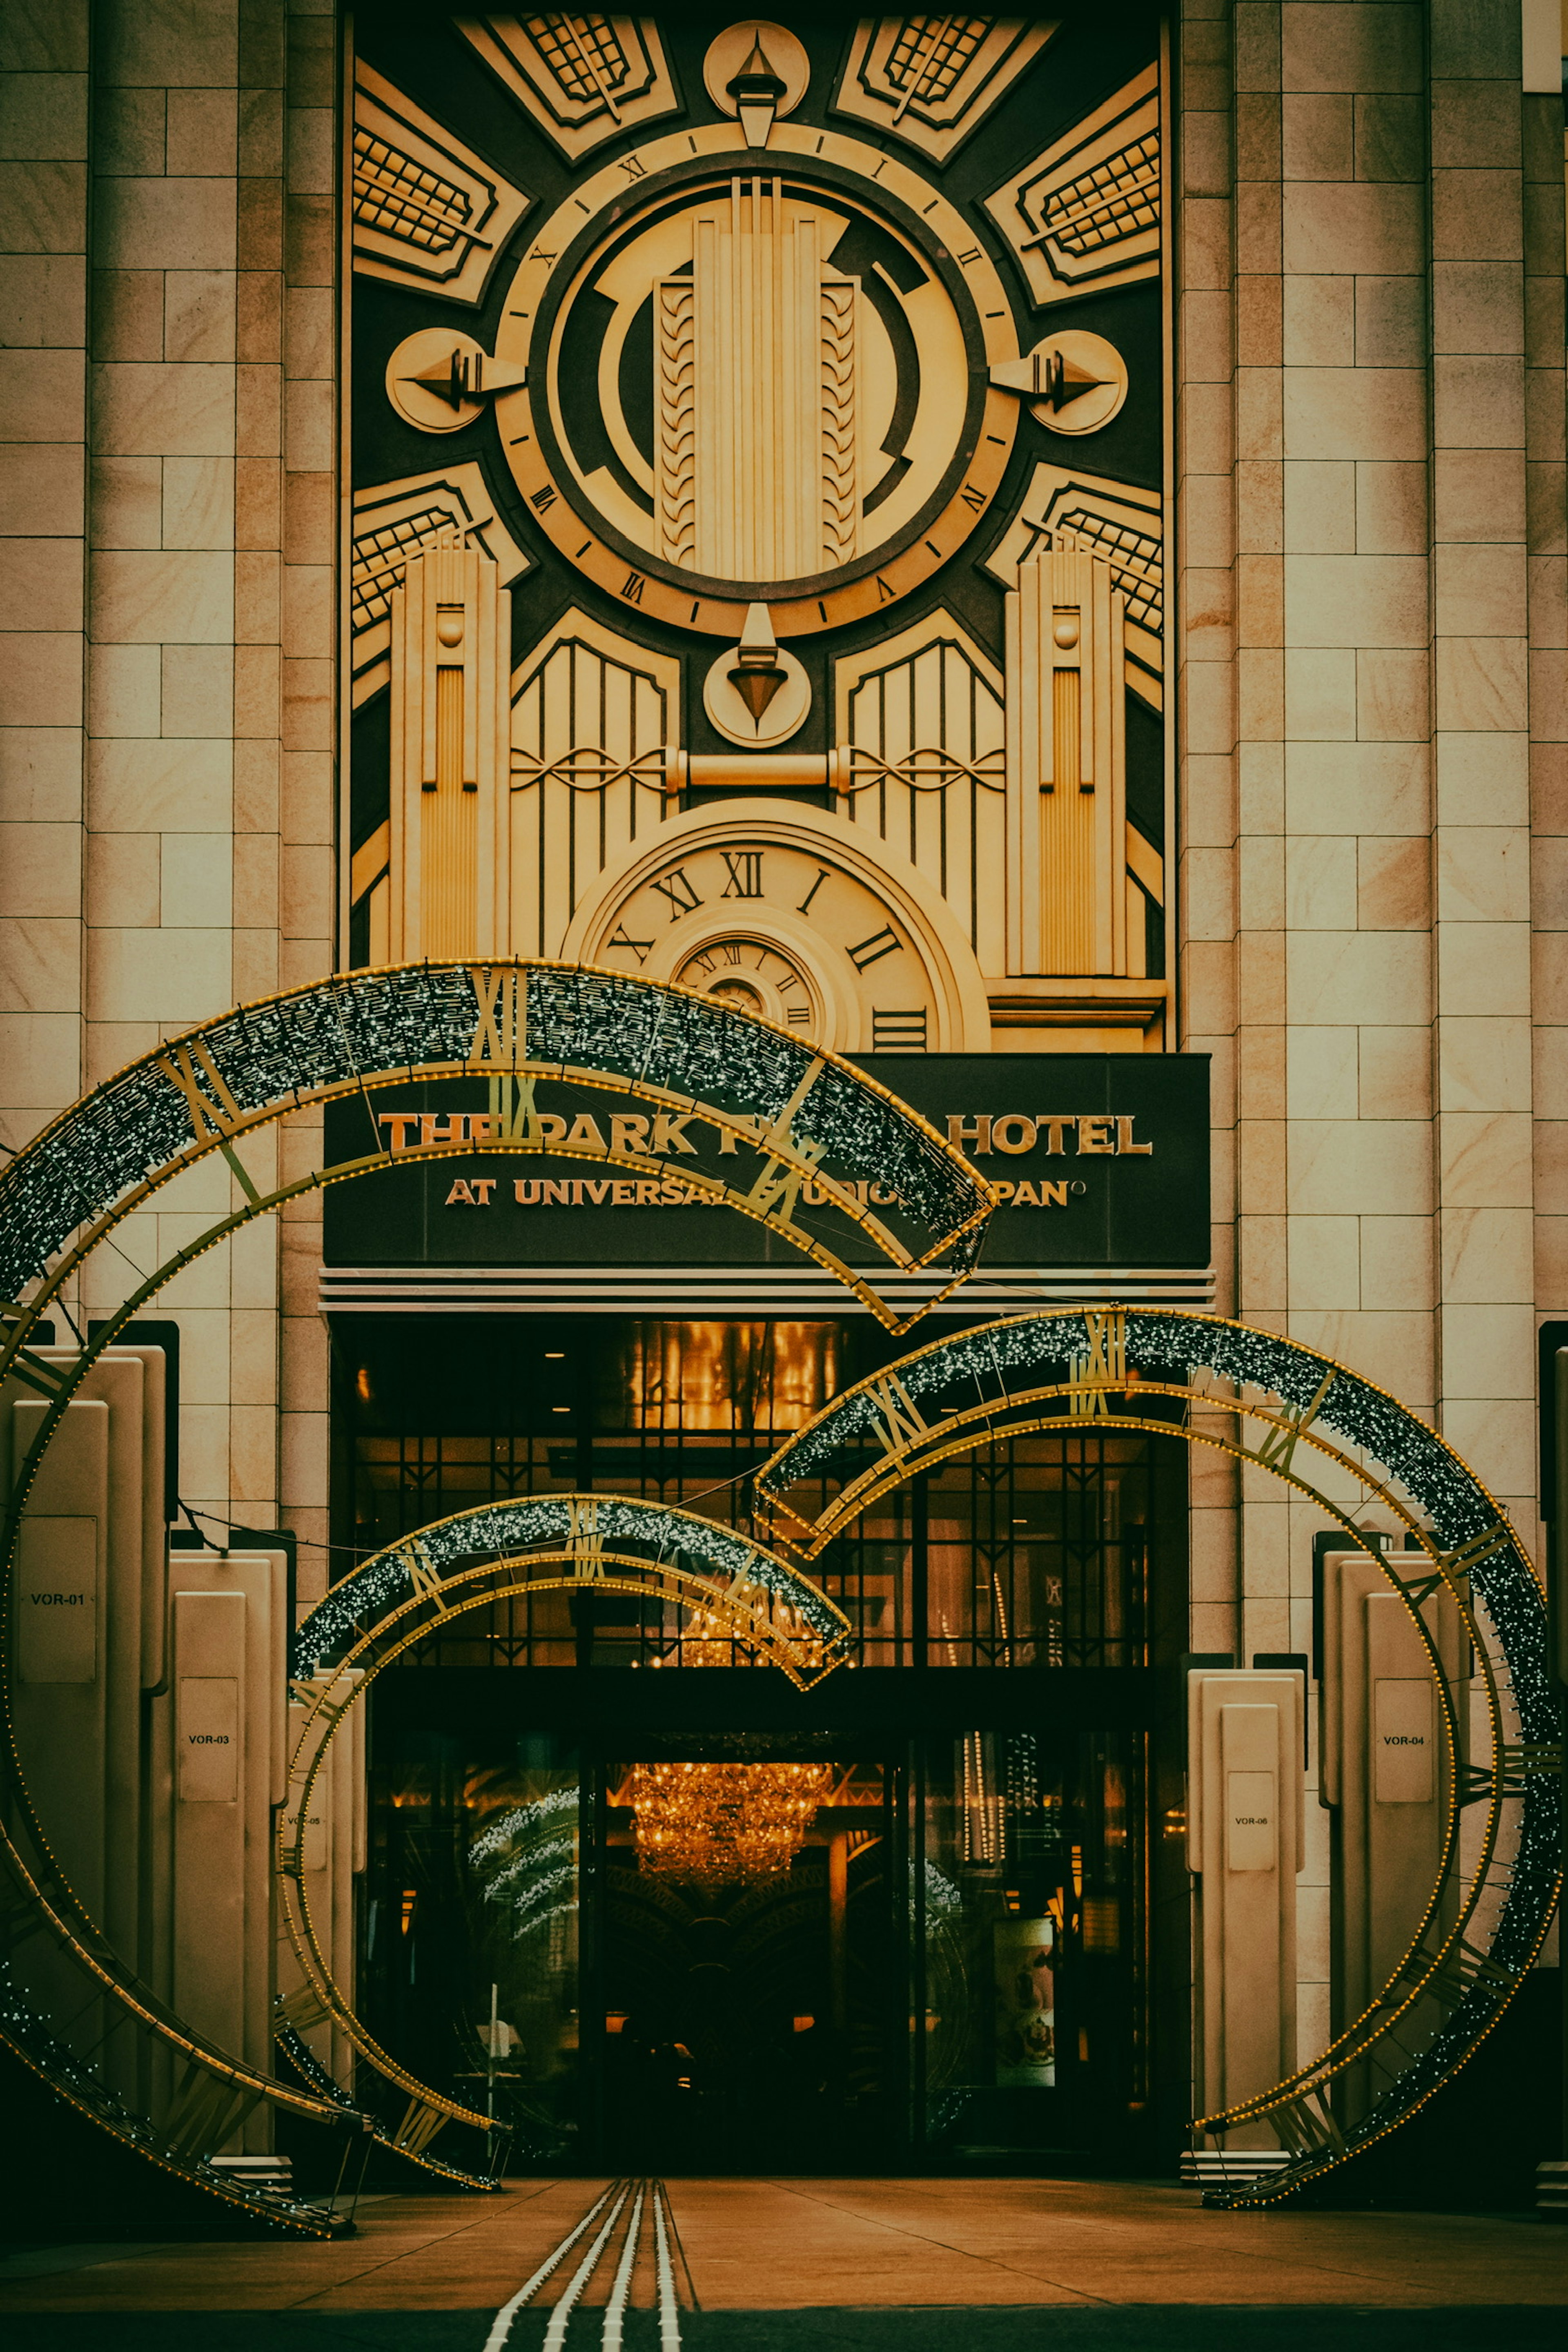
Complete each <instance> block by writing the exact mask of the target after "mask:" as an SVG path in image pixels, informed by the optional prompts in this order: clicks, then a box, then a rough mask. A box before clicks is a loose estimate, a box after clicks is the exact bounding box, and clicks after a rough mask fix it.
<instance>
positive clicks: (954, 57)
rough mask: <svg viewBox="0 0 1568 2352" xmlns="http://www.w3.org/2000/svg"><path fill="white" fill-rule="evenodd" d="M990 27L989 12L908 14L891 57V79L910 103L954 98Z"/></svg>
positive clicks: (889, 73)
mask: <svg viewBox="0 0 1568 2352" xmlns="http://www.w3.org/2000/svg"><path fill="white" fill-rule="evenodd" d="M990 30H991V19H990V17H989V16H906V17H905V18H904V22H903V29H902V30H901V31H900V33H899V35H898V36H897V37H896V38H895V40H894V42H893V46H892V48H891V50H890V52H889V57H888V63H887V76H888V79H889V81H890V82H891V83H892V85H893V87H894V88H895V89H901V90H902V91H903V92H904V93H905V98H904V103H905V105H906V106H907V105H909V104H910V101H911V100H914V99H924V100H926V101H927V102H928V103H930V102H931V101H932V100H935V101H938V102H940V101H941V100H942V99H944V98H951V97H952V92H953V90H954V89H955V88H956V87H957V84H958V79H959V76H960V75H961V74H962V73H963V69H964V68H965V66H967V65H968V64H969V63H970V61H971V59H972V58H973V57H974V55H975V53H976V52H977V50H978V49H979V47H980V45H981V43H982V41H984V38H985V36H986V34H987V33H988V32H989V31H990Z"/></svg>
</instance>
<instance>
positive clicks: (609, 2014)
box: [605, 2009, 631, 2033]
mask: <svg viewBox="0 0 1568 2352" xmlns="http://www.w3.org/2000/svg"><path fill="white" fill-rule="evenodd" d="M630 2015H631V2011H630V2010H629V2009H610V2010H606V2011H605V2032H606V2033H624V2032H626V2020H627V2018H628V2017H629V2016H630Z"/></svg>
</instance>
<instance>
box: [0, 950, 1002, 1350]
mask: <svg viewBox="0 0 1568 2352" xmlns="http://www.w3.org/2000/svg"><path fill="white" fill-rule="evenodd" d="M473 1076H479V1077H484V1078H487V1079H488V1080H489V1088H490V1111H489V1134H488V1135H487V1137H486V1138H485V1139H484V1140H483V1141H482V1142H481V1143H479V1144H478V1145H476V1144H475V1143H474V1142H473V1141H470V1140H467V1139H465V1140H462V1141H460V1142H458V1143H457V1144H450V1143H448V1144H446V1145H432V1146H428V1147H422V1148H420V1149H418V1150H412V1151H404V1152H400V1153H399V1154H398V1160H399V1162H400V1163H401V1164H406V1163H408V1162H411V1161H413V1160H416V1159H428V1158H432V1157H437V1158H439V1157H450V1156H451V1155H452V1153H453V1152H454V1151H461V1152H462V1153H463V1154H464V1155H465V1156H468V1157H471V1156H472V1155H473V1153H474V1151H475V1150H483V1151H485V1152H489V1153H494V1152H500V1151H509V1150H510V1151H514V1152H529V1153H542V1152H551V1151H554V1152H558V1153H560V1154H562V1155H563V1157H568V1158H571V1159H573V1160H604V1161H605V1162H606V1163H607V1164H608V1165H610V1166H612V1167H616V1168H625V1169H628V1170H630V1171H632V1172H633V1173H634V1174H641V1175H644V1176H646V1175H647V1172H648V1160H647V1156H646V1154H639V1153H634V1152H629V1151H616V1150H614V1149H612V1148H608V1147H605V1146H602V1145H600V1146H595V1145H592V1144H584V1143H581V1142H577V1143H574V1144H573V1145H572V1148H571V1150H570V1151H567V1150H566V1147H565V1144H564V1142H563V1140H561V1139H558V1138H555V1137H552V1135H551V1134H550V1133H549V1131H548V1129H546V1128H545V1127H544V1126H543V1125H542V1114H541V1113H540V1112H539V1111H538V1110H537V1109H536V1108H535V1105H534V1094H535V1091H536V1089H537V1087H538V1085H539V1082H540V1080H541V1079H544V1078H557V1079H566V1080H571V1081H574V1082H576V1083H578V1084H581V1085H584V1086H591V1087H604V1088H605V1089H606V1090H607V1091H608V1092H611V1093H615V1094H626V1095H632V1096H635V1097H636V1098H637V1100H638V1101H639V1102H647V1103H649V1104H652V1105H654V1106H655V1107H657V1108H658V1109H660V1110H664V1111H668V1112H673V1113H675V1114H676V1115H677V1116H689V1117H691V1118H700V1119H703V1120H706V1121H707V1122H709V1123H710V1124H711V1125H712V1126H714V1127H715V1128H717V1129H719V1130H720V1132H721V1134H722V1135H724V1136H728V1137H731V1138H733V1139H735V1141H736V1142H737V1143H743V1144H745V1145H747V1146H748V1147H750V1149H751V1150H753V1151H755V1152H756V1153H757V1154H758V1155H759V1156H760V1157H761V1160H762V1166H761V1169H760V1171H752V1170H751V1169H750V1168H742V1170H741V1171H740V1172H739V1173H738V1174H737V1176H736V1177H735V1179H734V1181H729V1180H727V1179H725V1178H723V1177H715V1176H712V1175H710V1174H707V1173H705V1172H704V1171H701V1170H692V1171H689V1172H687V1171H684V1170H683V1171H682V1180H681V1181H683V1182H684V1183H687V1184H689V1185H690V1186H691V1187H693V1188H694V1189H695V1190H697V1191H699V1192H705V1193H707V1194H708V1195H709V1196H710V1197H711V1199H712V1200H713V1201H714V1202H716V1203H721V1204H726V1205H728V1206H730V1207H731V1208H735V1209H739V1210H740V1211H741V1212H742V1213H743V1214H744V1215H746V1216H749V1217H752V1218H755V1219H756V1220H757V1222H758V1223H761V1224H764V1225H766V1226H768V1227H769V1228H770V1229H771V1230H772V1231H773V1232H774V1233H777V1234H781V1235H782V1236H783V1237H784V1239H785V1240H786V1241H788V1242H790V1243H791V1244H794V1246H795V1247H796V1248H797V1249H801V1250H804V1251H805V1252H806V1253H807V1254H808V1255H810V1256H812V1257H815V1258H816V1260H817V1262H818V1263H819V1264H820V1265H825V1266H826V1267H827V1268H828V1270H829V1271H830V1272H831V1273H833V1274H835V1275H836V1276H837V1277H838V1279H839V1280H840V1281H842V1282H843V1283H845V1284H846V1285H847V1287H848V1288H849V1289H851V1290H853V1291H854V1293H855V1294H856V1296H857V1297H858V1298H860V1299H861V1300H862V1301H863V1302H864V1304H865V1305H866V1306H867V1307H869V1308H870V1310H871V1312H872V1313H873V1314H874V1315H876V1316H877V1317H878V1318H879V1320H880V1321H881V1322H882V1323H884V1324H885V1325H886V1326H887V1328H889V1330H892V1331H896V1332H899V1331H904V1330H907V1329H908V1328H910V1323H911V1322H913V1321H914V1320H916V1319H918V1318H914V1317H910V1318H906V1319H904V1320H902V1321H900V1319H899V1318H898V1316H897V1314H896V1312H895V1310H894V1309H893V1308H892V1307H890V1306H889V1304H888V1303H887V1301H886V1300H884V1299H883V1298H882V1297H880V1295H879V1293H878V1291H877V1290H876V1288H875V1286H874V1285H873V1284H872V1283H871V1282H870V1281H869V1280H868V1277H867V1276H866V1275H865V1274H864V1273H863V1272H861V1271H860V1270H858V1269H857V1268H855V1267H852V1266H850V1265H847V1264H846V1262H845V1261H844V1259H843V1258H842V1257H841V1256H840V1255H839V1254H838V1250H837V1247H836V1246H835V1245H834V1244H833V1243H832V1242H831V1241H830V1240H829V1239H827V1238H825V1231H826V1227H827V1223H828V1220H827V1218H826V1217H824V1218H819V1219H818V1220H816V1221H815V1222H813V1221H810V1220H809V1219H808V1215H807V1213H806V1211H805V1209H804V1208H803V1207H802V1206H801V1203H800V1194H801V1192H802V1190H803V1188H804V1187H805V1184H806V1182H807V1181H808V1180H809V1181H810V1182H811V1184H812V1186H813V1189H814V1192H816V1194H817V1195H818V1196H819V1197H822V1198H825V1199H826V1202H827V1204H828V1213H829V1215H830V1216H831V1215H832V1214H833V1213H837V1225H838V1226H839V1227H842V1225H843V1223H844V1221H845V1220H847V1221H848V1223H849V1225H850V1226H851V1227H853V1228H854V1229H856V1230H857V1231H858V1234H860V1235H862V1236H863V1237H864V1239H865V1240H866V1241H867V1242H868V1244H870V1246H871V1248H872V1249H873V1250H875V1251H876V1252H877V1253H878V1254H879V1255H881V1256H883V1257H885V1258H886V1259H887V1260H888V1261H889V1264H890V1265H893V1266H895V1267H896V1268H898V1270H899V1271H900V1273H904V1274H909V1273H915V1272H918V1271H921V1270H922V1269H923V1268H925V1267H928V1266H934V1265H938V1264H939V1263H940V1262H942V1261H944V1260H945V1262H946V1263H945V1269H944V1270H945V1272H946V1274H947V1276H948V1277H949V1280H948V1285H947V1288H948V1289H951V1288H952V1287H953V1286H955V1285H956V1284H958V1283H959V1282H961V1281H962V1280H963V1277H964V1276H965V1275H966V1274H967V1273H968V1272H969V1271H970V1269H971V1267H972V1266H973V1264H974V1261H975V1259H976V1257H977V1256H978V1255H979V1249H980V1243H981V1239H982V1236H983V1234H984V1227H985V1223H986V1220H987V1218H988V1217H989V1215H990V1213H991V1210H992V1207H993V1206H994V1202H993V1198H992V1193H991V1189H990V1187H989V1185H988V1184H987V1183H986V1182H985V1181H984V1178H983V1177H981V1176H978V1175H977V1174H976V1173H975V1171H973V1169H972V1168H971V1167H970V1165H969V1163H968V1161H967V1160H964V1159H963V1155H962V1154H961V1153H960V1152H958V1151H956V1150H954V1149H953V1147H952V1145H951V1144H949V1143H946V1142H944V1141H943V1139H942V1137H941V1136H939V1135H938V1134H937V1132H936V1129H934V1128H932V1127H930V1126H928V1125H927V1123H926V1121H925V1120H924V1119H922V1118H920V1116H919V1115H918V1114H917V1113H916V1112H914V1111H912V1110H910V1109H909V1108H907V1107H906V1106H905V1105H904V1104H903V1103H900V1101H899V1100H898V1098H897V1097H895V1096H893V1095H891V1094H889V1092H888V1091H887V1089H886V1088H885V1087H879V1086H878V1085H877V1084H876V1082H875V1080H873V1079H871V1078H868V1077H867V1076H865V1075H864V1074H863V1073H862V1072H861V1071H859V1070H858V1069H856V1068H855V1066H853V1064H851V1063H849V1062H846V1061H844V1060H842V1059H841V1058H840V1057H839V1056H838V1055H836V1054H833V1053H830V1052H828V1051H827V1049H826V1047H822V1046H814V1045H805V1044H804V1043H803V1042H802V1041H801V1040H800V1039H798V1038H795V1037H792V1036H791V1035H790V1034H788V1033H787V1031H785V1030H783V1029H779V1028H775V1027H774V1026H773V1024H772V1023H771V1022H767V1021H763V1020H760V1019H758V1018H756V1017H755V1016H754V1015H752V1014H750V1013H739V1012H735V1011H732V1010H731V1009H729V1008H728V1007H726V1006H724V1005H722V1004H721V1003H716V1002H715V1000H714V999H713V998H711V997H710V996H702V995H699V994H697V993H696V992H693V991H692V990H689V989H684V988H676V987H671V986H668V985H664V984H661V983H659V982H655V981H648V980H642V979H638V978H636V977H634V976H631V975H628V974H626V973H624V972H612V971H598V970H595V968H594V967H592V966H589V965H583V964H561V963H542V962H526V961H507V962H493V963H487V964H463V963H452V964H430V963H421V964H398V965H393V966H391V967H389V968H387V969H385V970H383V971H354V972H339V973H336V974H334V975H333V976H332V977H331V979H328V980H322V981H317V982H312V983H311V984H310V986H309V987H306V988H300V989H295V990H293V991H292V992H289V994H287V995H283V996H272V997H267V998H264V999H263V1000H262V1001H261V1002H259V1003H255V1004H247V1005H241V1006H238V1007H237V1009H236V1010H235V1011H234V1012H232V1013H222V1014H220V1015H219V1016H218V1018H217V1019H216V1020H213V1021H208V1022H204V1023H203V1024H201V1026H200V1027H199V1028H195V1029H192V1030H187V1031H186V1032H185V1033H184V1035H183V1036H180V1037H176V1038H173V1039H171V1040H170V1041H169V1042H168V1043H167V1044H166V1045H161V1046H159V1047H157V1048H156V1049H155V1050H154V1051H153V1052H152V1053H150V1054H144V1055H142V1058H141V1060H140V1061H137V1062H132V1063H131V1064H130V1065H129V1066H128V1067H127V1068H125V1069H123V1070H121V1072H120V1073H119V1074H118V1076H115V1077H112V1078H108V1079H106V1080H105V1081H104V1083H103V1084H102V1086H100V1087H96V1088H95V1089H94V1091H93V1092H92V1093H91V1094H89V1095H87V1096H84V1097H83V1098H82V1100H81V1101H80V1102H79V1103H77V1104H75V1105H74V1106H73V1107H72V1108H70V1109H69V1110H67V1111H62V1112H61V1114H60V1116H59V1117H58V1118H57V1119H55V1120H53V1121H52V1122H51V1123H50V1125H49V1126H47V1128H45V1129H43V1131H42V1133H41V1134H39V1135H38V1136H37V1137H35V1139H34V1140H33V1141H32V1142H31V1143H30V1144H28V1145H27V1147H26V1150H23V1151H21V1152H19V1153H18V1154H17V1156H16V1159H14V1160H11V1161H10V1163H9V1164H8V1165H7V1166H6V1167H5V1169H4V1170H3V1171H0V1297H3V1298H6V1299H16V1298H18V1297H20V1296H21V1293H22V1291H23V1289H24V1288H25V1287H26V1285H27V1284H28V1283H30V1282H35V1281H39V1280H43V1283H44V1286H43V1289H42V1291H41V1292H40V1293H39V1294H38V1295H37V1297H35V1298H34V1299H33V1300H32V1301H31V1302H30V1303H29V1306H28V1307H27V1309H26V1310H25V1311H23V1310H18V1309H16V1308H11V1309H9V1310H4V1311H5V1312H6V1313H7V1314H8V1317H9V1318H11V1319H12V1320H13V1323H14V1328H13V1329H12V1331H11V1332H10V1333H9V1334H8V1335H7V1336H8V1345H7V1347H6V1349H5V1352H4V1355H0V1373H3V1372H4V1370H5V1368H6V1366H7V1365H8V1364H9V1362H10V1360H11V1359H12V1357H13V1355H14V1354H15V1351H16V1348H17V1347H18V1346H20V1345H22V1344H23V1343H25V1340H26V1330H27V1328H28V1327H29V1325H30V1323H31V1322H32V1321H33V1320H36V1319H37V1316H38V1315H39V1314H40V1313H41V1312H42V1311H43V1309H44V1307H45V1306H46V1305H47V1300H48V1298H50V1297H53V1296H55V1295H56V1294H57V1293H58V1290H59V1288H60V1286H61V1285H62V1284H63V1282H64V1281H65V1279H66V1278H67V1276H68V1275H69V1274H70V1273H72V1272H74V1271H75V1268H76V1266H77V1265H79V1263H80V1261H81V1260H82V1258H83V1257H85V1256H86V1255H87V1254H88V1252H89V1250H91V1249H92V1248H93V1247H94V1246H95V1245H96V1244H98V1242H100V1240H101V1239H102V1238H103V1237H104V1235H105V1234H107V1233H108V1232H110V1229H111V1228H112V1227H113V1226H114V1225H115V1224H117V1223H120V1221H121V1219H122V1218H124V1217H126V1216H128V1215H129V1214H130V1213H131V1212H132V1209H135V1208H138V1207H140V1206H141V1204H142V1202H143V1201H144V1200H145V1199H146V1198H147V1197H148V1195H149V1194H150V1193H152V1192H155V1191H156V1190H157V1189H158V1188H159V1186H161V1185H163V1184H166V1183H168V1182H169V1181H170V1180H171V1179H172V1178H174V1176H177V1175H178V1174H179V1173H180V1172H181V1171H182V1170H184V1169H185V1168H188V1167H190V1166H191V1165H192V1164H193V1163H194V1162H195V1161H196V1160H203V1159H205V1158H206V1157H207V1156H208V1155H209V1154H210V1153H212V1152H214V1151H221V1152H222V1153H223V1155H224V1157H225V1159H226V1160H228V1162H229V1164H230V1166H231V1168H232V1169H233V1171H234V1172H235V1174H236V1176H237V1178H238V1180H239V1182H240V1184H241V1186H242V1188H243V1189H244V1190H245V1192H247V1195H248V1197H249V1199H250V1201H251V1202H252V1205H253V1207H254V1208H258V1209H259V1208H268V1207H273V1206H275V1205H277V1203H278V1202H281V1201H283V1200H286V1199H288V1198H289V1196H290V1194H291V1193H295V1192H309V1191H311V1190H313V1189H316V1188H319V1187H321V1186H322V1185H325V1184H328V1183H334V1182H341V1181H343V1180H344V1179H345V1178H348V1177H352V1176H360V1175H363V1174H366V1173H367V1172H369V1171H371V1170H373V1169H375V1168H379V1167H383V1166H385V1165H386V1164H388V1157H389V1155H388V1154H387V1152H386V1151H385V1150H376V1151H374V1153H371V1154H370V1155H368V1156H367V1157H365V1158H363V1159H358V1160H348V1161H344V1162H342V1163H341V1164H340V1165H338V1166H336V1167H332V1168H326V1169H318V1170H316V1171H313V1172H312V1173H311V1174H310V1175H308V1176H306V1177H303V1178H300V1180H298V1181H296V1182H295V1183H293V1184H292V1185H290V1186H289V1187H287V1188H285V1189H284V1190H282V1191H280V1192H275V1193H273V1194H271V1195H270V1196H269V1197H268V1199H267V1200H265V1201H263V1200H262V1199H261V1198H260V1196H259V1195H258V1193H257V1191H256V1188H255V1186H254V1184H253V1183H252V1182H251V1180H250V1178H249V1176H248V1175H247V1172H246V1171H245V1168H244V1164H243V1162H242V1160H240V1158H239V1156H238V1153H237V1149H236V1147H237V1143H238V1141H239V1140H240V1139H241V1138H242V1137H244V1136H245V1135H246V1134H247V1133H248V1132H249V1131H250V1130H251V1129H255V1128H258V1127H265V1126H269V1125H271V1124H272V1123H273V1122H274V1121H276V1120H277V1119H279V1118H283V1117H285V1116H286V1115H287V1114H288V1113H289V1112H290V1111H292V1110H297V1109H300V1108H302V1107H303V1106H305V1105H306V1104H311V1103H319V1102H327V1101H331V1100H333V1099H334V1098H336V1097H342V1096H345V1095H353V1094H361V1093H363V1092H364V1090H365V1089H366V1088H367V1087H370V1086H372V1085H374V1084H375V1083H376V1082H378V1081H379V1082H381V1083H383V1084H391V1083H400V1082H403V1081H405V1080H408V1079H414V1078H423V1077H473ZM857 1185H859V1186H861V1187H862V1188H863V1189H864V1192H865V1193H866V1195H867V1197H866V1198H862V1197H861V1193H860V1192H858V1191H857V1189H856V1188H857ZM872 1185H875V1186H877V1187H878V1189H879V1207H878V1211H875V1212H874V1211H873V1209H872V1208H871V1206H870V1205H869V1197H868V1196H869V1193H870V1190H871V1187H872ZM242 1214H243V1212H242ZM73 1236H74V1237H75V1238H74V1240H73ZM51 1262H53V1267H52V1271H50V1270H49V1269H50V1267H51ZM46 1276H47V1279H45V1277H46ZM938 1296H942V1297H945V1296H946V1291H945V1290H944V1291H942V1292H940V1293H939V1294H938ZM931 1303H934V1301H933V1302H931ZM925 1311H926V1309H925V1308H921V1312H922V1313H923V1312H925Z"/></svg>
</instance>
